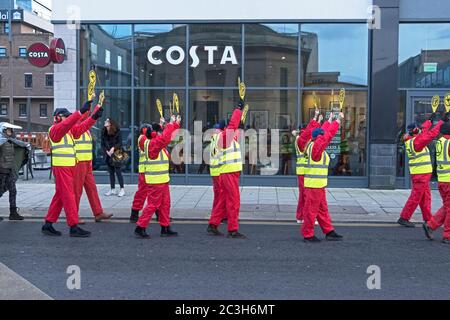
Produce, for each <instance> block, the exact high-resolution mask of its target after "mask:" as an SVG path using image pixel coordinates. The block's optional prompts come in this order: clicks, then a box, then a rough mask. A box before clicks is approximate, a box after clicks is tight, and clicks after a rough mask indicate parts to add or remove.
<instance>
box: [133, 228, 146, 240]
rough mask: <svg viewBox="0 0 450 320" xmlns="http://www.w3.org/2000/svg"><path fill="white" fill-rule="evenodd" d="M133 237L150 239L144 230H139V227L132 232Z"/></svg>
mask: <svg viewBox="0 0 450 320" xmlns="http://www.w3.org/2000/svg"><path fill="white" fill-rule="evenodd" d="M134 235H135V236H136V237H137V238H142V239H150V236H149V235H148V234H147V232H146V231H145V228H141V227H136V229H135V230H134Z"/></svg>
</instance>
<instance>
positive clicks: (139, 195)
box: [132, 135, 148, 211]
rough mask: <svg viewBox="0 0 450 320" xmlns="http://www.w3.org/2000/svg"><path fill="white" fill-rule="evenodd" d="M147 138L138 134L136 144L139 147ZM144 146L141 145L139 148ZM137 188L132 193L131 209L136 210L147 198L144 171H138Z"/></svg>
mask: <svg viewBox="0 0 450 320" xmlns="http://www.w3.org/2000/svg"><path fill="white" fill-rule="evenodd" d="M142 140H143V141H144V143H145V140H147V137H146V136H145V135H140V136H139V138H138V146H139V147H140V145H141V141H142ZM143 149H144V148H143V147H142V149H141V150H143ZM138 177H139V178H138V188H137V191H136V193H135V194H134V200H133V205H132V209H133V210H136V211H141V210H142V209H143V208H144V204H145V200H146V199H147V186H148V185H147V183H145V173H144V172H140V173H139V176H138Z"/></svg>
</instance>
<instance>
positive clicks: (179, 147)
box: [134, 89, 187, 174]
mask: <svg viewBox="0 0 450 320" xmlns="http://www.w3.org/2000/svg"><path fill="white" fill-rule="evenodd" d="M134 92H135V103H136V108H135V110H136V122H135V128H136V134H135V136H134V139H135V140H136V141H137V138H138V135H139V128H140V127H141V125H142V124H144V123H148V124H152V123H159V122H160V118H161V115H160V113H159V110H158V107H157V104H156V100H157V99H159V100H160V101H161V105H162V113H163V116H164V119H165V120H166V121H167V122H168V121H170V116H171V115H172V114H178V112H177V110H176V109H175V108H174V106H173V94H174V93H176V94H177V95H178V99H179V103H180V109H179V111H180V113H179V114H180V115H181V116H182V119H183V120H182V124H181V127H182V128H186V126H185V124H186V119H184V115H185V113H186V98H185V91H184V90H169V89H166V90H144V89H142V90H135V91H134ZM186 139H187V133H185V132H184V130H180V131H179V132H178V134H177V135H176V136H175V137H174V138H173V140H172V142H171V143H170V144H169V146H168V147H167V150H168V151H169V152H170V153H171V158H170V160H171V163H170V173H172V174H183V173H184V172H185V162H186V160H185V150H186V147H185V146H184V142H185V140H186ZM134 152H135V172H137V170H138V166H137V164H138V158H139V157H138V149H137V142H136V149H135V150H134Z"/></svg>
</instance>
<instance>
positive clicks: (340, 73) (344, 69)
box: [301, 24, 368, 87]
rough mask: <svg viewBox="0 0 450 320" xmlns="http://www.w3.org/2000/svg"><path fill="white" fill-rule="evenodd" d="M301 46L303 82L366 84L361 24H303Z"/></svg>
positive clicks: (365, 48) (365, 44)
mask: <svg viewBox="0 0 450 320" xmlns="http://www.w3.org/2000/svg"><path fill="white" fill-rule="evenodd" d="M301 50H302V68H303V75H302V81H303V85H304V86H308V87H311V86H312V87H365V86H367V71H368V69H367V68H368V30H367V26H366V25H365V24H303V25H302V26H301Z"/></svg>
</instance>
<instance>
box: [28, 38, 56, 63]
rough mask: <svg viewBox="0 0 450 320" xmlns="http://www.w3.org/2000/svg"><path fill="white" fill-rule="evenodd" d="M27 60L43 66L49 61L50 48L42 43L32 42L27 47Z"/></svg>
mask: <svg viewBox="0 0 450 320" xmlns="http://www.w3.org/2000/svg"><path fill="white" fill-rule="evenodd" d="M28 61H29V62H30V63H31V64H32V65H33V66H36V67H39V68H44V67H46V66H48V64H49V63H50V61H51V59H50V48H49V47H48V46H46V45H45V44H43V43H39V42H38V43H34V44H32V45H31V46H30V47H29V48H28Z"/></svg>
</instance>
